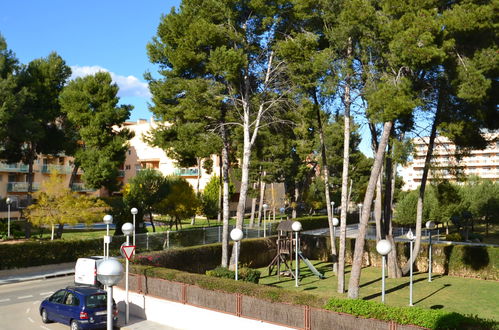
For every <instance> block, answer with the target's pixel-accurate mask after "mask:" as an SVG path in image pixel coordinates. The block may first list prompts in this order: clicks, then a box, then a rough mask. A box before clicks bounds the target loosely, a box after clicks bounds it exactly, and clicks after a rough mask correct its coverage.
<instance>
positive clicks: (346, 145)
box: [337, 38, 352, 293]
mask: <svg viewBox="0 0 499 330" xmlns="http://www.w3.org/2000/svg"><path fill="white" fill-rule="evenodd" d="M351 56H352V39H351V38H349V39H348V45H347V58H348V59H350V58H351ZM343 102H344V104H345V116H344V129H343V173H342V179H341V216H340V247H339V254H338V273H337V274H338V287H337V291H338V292H339V293H344V292H345V252H346V237H347V212H348V210H347V209H348V201H347V199H348V168H349V166H350V105H351V102H352V101H351V98H350V74H347V76H346V80H345V91H344V97H343Z"/></svg>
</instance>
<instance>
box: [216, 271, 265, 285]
mask: <svg viewBox="0 0 499 330" xmlns="http://www.w3.org/2000/svg"><path fill="white" fill-rule="evenodd" d="M206 275H208V276H213V277H221V278H230V279H235V278H236V272H235V271H232V270H229V269H228V268H226V267H217V268H215V269H212V270H207V271H206ZM260 275H261V272H260V271H259V270H256V269H252V268H248V267H241V268H239V271H238V278H239V280H241V281H244V282H251V283H255V284H258V281H259V280H260Z"/></svg>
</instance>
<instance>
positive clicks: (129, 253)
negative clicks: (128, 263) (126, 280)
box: [121, 245, 135, 260]
mask: <svg viewBox="0 0 499 330" xmlns="http://www.w3.org/2000/svg"><path fill="white" fill-rule="evenodd" d="M121 250H122V251H123V253H124V254H125V257H126V258H127V259H128V260H130V259H131V258H132V257H133V254H134V252H135V245H128V246H126V245H124V246H122V247H121Z"/></svg>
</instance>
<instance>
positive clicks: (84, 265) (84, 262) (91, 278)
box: [75, 256, 104, 287]
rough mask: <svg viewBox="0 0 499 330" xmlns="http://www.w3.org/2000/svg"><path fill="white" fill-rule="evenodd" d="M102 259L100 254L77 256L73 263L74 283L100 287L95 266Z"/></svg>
mask: <svg viewBox="0 0 499 330" xmlns="http://www.w3.org/2000/svg"><path fill="white" fill-rule="evenodd" d="M102 261H104V257H102V256H93V257H87V258H78V260H76V265H75V285H90V286H95V287H102V286H103V285H102V284H101V283H100V282H99V281H98V280H97V266H98V265H99V264H100V263H101V262H102Z"/></svg>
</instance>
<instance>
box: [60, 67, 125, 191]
mask: <svg viewBox="0 0 499 330" xmlns="http://www.w3.org/2000/svg"><path fill="white" fill-rule="evenodd" d="M117 95H118V85H117V84H116V83H113V82H112V79H111V75H110V74H109V73H108V72H97V73H96V74H94V75H90V76H86V77H81V78H76V79H75V80H73V81H71V82H69V84H68V85H67V86H66V87H65V88H64V91H63V93H62V94H61V97H60V102H61V105H62V112H63V113H64V118H66V119H67V120H66V121H65V122H64V124H65V127H66V132H67V136H68V138H67V141H68V144H67V145H66V150H67V153H68V154H70V155H72V156H74V158H75V160H74V168H73V173H72V177H71V180H70V185H71V184H72V183H73V182H74V179H75V175H76V173H77V170H78V168H81V169H83V171H84V174H83V179H84V181H85V184H86V185H87V186H88V187H91V188H96V189H98V188H101V187H106V188H107V189H108V190H109V191H113V190H116V189H117V188H118V187H117V182H118V181H117V177H118V169H119V167H120V166H121V165H122V164H123V162H124V161H125V157H126V151H127V150H128V147H129V145H128V140H130V139H131V138H132V137H133V133H131V132H130V131H129V130H128V129H126V128H122V127H121V126H122V124H123V123H124V122H125V121H126V120H127V119H128V118H129V117H130V111H131V110H132V106H130V105H118V102H119V98H118V96H117Z"/></svg>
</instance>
